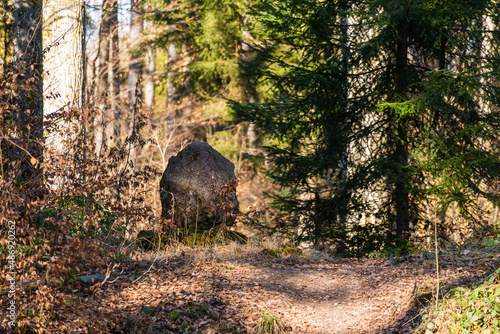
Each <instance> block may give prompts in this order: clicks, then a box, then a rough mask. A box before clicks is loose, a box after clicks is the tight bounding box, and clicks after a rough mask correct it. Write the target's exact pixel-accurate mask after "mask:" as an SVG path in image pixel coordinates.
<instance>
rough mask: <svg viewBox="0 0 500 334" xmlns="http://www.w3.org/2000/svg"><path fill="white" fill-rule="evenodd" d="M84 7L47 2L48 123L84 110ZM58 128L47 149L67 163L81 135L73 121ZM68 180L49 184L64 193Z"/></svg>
mask: <svg viewBox="0 0 500 334" xmlns="http://www.w3.org/2000/svg"><path fill="white" fill-rule="evenodd" d="M83 13H84V7H83V5H82V3H81V1H77V0H47V1H46V2H45V3H44V9H43V22H44V25H43V44H44V49H46V50H47V51H46V52H45V55H44V56H45V58H44V81H43V90H44V94H45V96H46V99H45V101H44V106H43V114H44V117H45V118H46V119H50V118H51V115H52V114H54V113H55V112H57V111H60V110H62V109H63V108H81V107H82V101H83V93H84V87H83V79H84V57H83V56H84V55H83V42H82V41H83V40H84V35H83V26H82V19H83ZM53 121H54V122H56V125H57V126H58V130H57V131H51V132H49V133H48V134H47V137H46V139H45V144H46V149H47V151H48V154H49V155H50V154H51V153H50V151H53V152H55V153H58V154H60V156H61V158H62V159H64V160H65V161H66V162H67V161H68V158H69V155H70V154H71V152H72V151H73V150H74V148H73V147H71V146H70V145H71V140H72V139H74V138H75V136H76V135H77V133H76V131H78V130H77V129H76V131H75V128H77V124H76V122H75V120H74V118H72V119H69V120H68V119H66V120H61V119H58V120H53ZM64 182H65V177H63V176H60V177H57V178H56V179H55V180H49V184H51V185H52V186H53V187H55V188H58V189H64Z"/></svg>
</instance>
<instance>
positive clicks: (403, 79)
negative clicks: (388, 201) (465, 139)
mask: <svg viewBox="0 0 500 334" xmlns="http://www.w3.org/2000/svg"><path fill="white" fill-rule="evenodd" d="M408 29H409V25H408V23H406V22H403V23H401V24H400V26H399V29H398V33H399V40H398V42H397V49H396V77H395V81H396V87H395V88H396V94H397V98H398V99H405V98H406V94H407V90H408ZM394 120H395V122H396V124H395V130H396V137H395V153H394V163H395V165H396V168H397V171H396V179H395V182H394V192H393V198H394V206H395V210H396V236H397V237H400V238H405V237H406V235H407V233H408V232H409V230H410V200H409V192H408V184H409V175H408V168H407V167H408V120H407V118H406V117H394Z"/></svg>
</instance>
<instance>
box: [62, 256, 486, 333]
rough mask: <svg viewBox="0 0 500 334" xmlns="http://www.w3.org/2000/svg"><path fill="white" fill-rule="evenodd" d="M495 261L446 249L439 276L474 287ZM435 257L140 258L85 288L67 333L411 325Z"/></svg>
mask: <svg viewBox="0 0 500 334" xmlns="http://www.w3.org/2000/svg"><path fill="white" fill-rule="evenodd" d="M494 260H495V259H494V257H484V256H479V255H477V254H471V253H470V252H469V253H467V254H465V255H463V254H462V255H461V254H458V255H457V254H454V255H453V256H449V257H448V258H447V257H443V258H442V259H441V263H440V266H441V269H440V275H441V282H442V284H443V285H444V286H445V289H449V288H452V287H455V286H459V285H467V284H468V283H470V282H472V281H473V280H475V279H478V278H480V277H484V276H485V274H486V273H487V271H488V270H489V268H491V266H492V264H493V262H494ZM434 262H435V261H434V260H433V259H432V258H425V257H416V258H412V259H410V260H407V261H404V262H402V263H398V264H391V263H390V262H389V261H384V260H373V259H366V260H352V259H351V260H347V259H334V260H329V261H304V260H303V259H301V258H291V259H286V258H285V259H271V258H265V257H264V258H263V257H262V256H261V257H257V256H255V257H249V258H247V259H246V260H241V259H240V260H237V261H236V260H232V261H227V260H225V261H216V262H209V263H204V262H201V263H202V264H194V263H193V262H190V261H186V258H184V259H182V258H180V259H179V258H178V259H177V260H176V259H175V258H169V259H168V260H166V261H164V262H156V263H154V264H153V266H152V267H151V262H148V261H144V262H135V263H131V264H129V266H127V267H126V268H124V269H125V270H122V271H121V274H120V276H119V278H118V279H117V280H116V281H114V282H113V283H111V284H108V285H104V286H102V287H101V288H99V289H94V288H92V287H90V288H85V287H84V288H83V290H80V291H79V292H78V295H79V296H80V297H79V300H80V303H79V304H78V305H74V304H73V305H65V306H64V308H65V309H62V310H61V314H64V317H65V320H64V321H65V323H66V326H67V328H68V332H77V333H86V332H87V333H97V332H103V333H104V332H106V333H141V334H149V333H179V332H182V333H202V334H212V333H255V332H256V330H255V329H256V327H257V324H258V323H259V321H260V319H261V316H262V314H263V313H264V312H266V313H268V314H271V315H273V316H276V317H277V318H278V319H280V320H282V321H283V322H284V323H285V324H286V325H287V326H288V328H289V331H288V332H290V333H297V334H299V333H300V334H305V333H311V334H312V333H314V334H335V333H345V334H350V333H353V334H354V333H370V334H371V333H377V334H378V333H407V332H410V331H411V329H412V326H411V322H408V321H407V320H408V319H410V318H411V317H413V316H414V315H415V312H416V311H417V308H418V307H417V306H418V303H419V300H420V299H421V297H422V296H425V295H426V294H427V295H429V296H430V292H433V289H434V288H435V264H434ZM198 263H200V262H198ZM148 269H149V270H148ZM138 275H140V276H139V277H138ZM85 289H86V290H85ZM85 291H87V292H85ZM73 293H76V290H75V291H73ZM67 297H71V295H68V296H66V297H64V298H67ZM82 319H84V320H82ZM404 323H406V324H405V325H404V326H402V324H404ZM183 330H184V332H183Z"/></svg>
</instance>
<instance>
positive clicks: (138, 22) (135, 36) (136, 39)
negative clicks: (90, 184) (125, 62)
mask: <svg viewBox="0 0 500 334" xmlns="http://www.w3.org/2000/svg"><path fill="white" fill-rule="evenodd" d="M142 29H143V13H142V8H141V0H132V2H131V10H130V34H129V37H130V64H129V71H128V80H127V84H128V85H127V86H128V87H127V88H128V103H129V115H128V117H127V119H128V125H127V133H128V135H129V136H130V138H131V144H130V160H131V161H132V163H133V165H134V168H135V166H136V155H137V152H136V148H135V143H134V140H135V136H136V134H135V129H134V124H135V123H134V118H135V112H136V111H137V107H138V104H139V103H140V100H137V97H140V95H142V90H141V88H140V87H139V85H140V79H141V76H142V71H143V67H144V65H143V64H144V61H143V57H142V53H141V51H140V50H139V46H140V42H141V40H142V38H141V36H142Z"/></svg>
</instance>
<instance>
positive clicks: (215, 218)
mask: <svg viewBox="0 0 500 334" xmlns="http://www.w3.org/2000/svg"><path fill="white" fill-rule="evenodd" d="M236 185H237V181H236V177H235V175H234V164H233V163H232V162H231V161H229V160H228V159H226V158H224V157H223V156H222V155H221V154H220V153H219V152H217V151H216V150H214V149H213V148H212V147H211V146H210V145H208V144H207V143H204V142H198V141H194V142H193V143H191V144H190V145H188V146H187V147H186V148H184V149H183V150H182V151H180V152H179V153H178V154H177V155H176V156H173V157H171V158H170V159H169V160H168V165H167V168H166V169H165V172H164V173H163V177H162V179H161V181H160V197H161V204H162V216H163V217H165V218H172V214H173V219H174V222H175V223H176V224H177V226H178V227H180V228H187V229H189V230H195V229H197V230H208V229H211V228H212V227H215V226H217V225H220V224H222V223H225V224H226V225H228V226H230V225H232V224H233V223H234V220H235V218H236V214H237V213H238V200H237V198H236ZM186 232H187V231H186Z"/></svg>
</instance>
